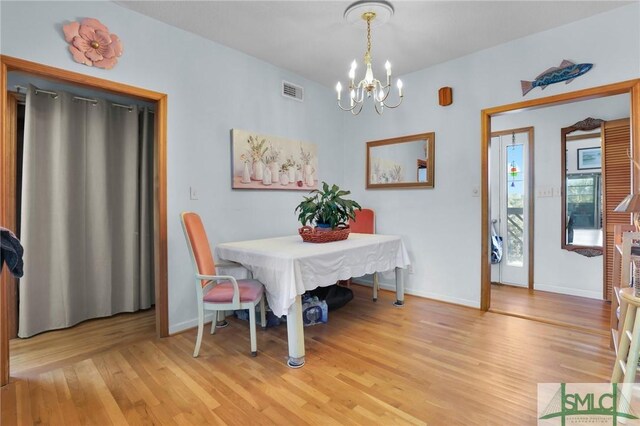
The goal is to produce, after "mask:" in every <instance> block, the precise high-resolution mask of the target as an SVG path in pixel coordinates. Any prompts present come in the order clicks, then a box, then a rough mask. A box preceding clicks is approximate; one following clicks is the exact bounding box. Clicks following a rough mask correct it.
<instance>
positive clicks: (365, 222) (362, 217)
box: [349, 209, 376, 234]
mask: <svg viewBox="0 0 640 426" xmlns="http://www.w3.org/2000/svg"><path fill="white" fill-rule="evenodd" d="M349 227H350V228H351V232H357V233H359V234H375V233H376V215H375V213H374V212H373V210H371V209H362V210H356V220H353V219H349Z"/></svg>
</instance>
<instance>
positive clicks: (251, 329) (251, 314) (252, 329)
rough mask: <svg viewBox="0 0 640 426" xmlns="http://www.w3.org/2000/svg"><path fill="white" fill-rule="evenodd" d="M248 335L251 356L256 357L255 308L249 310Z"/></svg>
mask: <svg viewBox="0 0 640 426" xmlns="http://www.w3.org/2000/svg"><path fill="white" fill-rule="evenodd" d="M249 334H250V336H251V356H256V355H258V344H257V342H256V307H255V306H252V307H250V308H249Z"/></svg>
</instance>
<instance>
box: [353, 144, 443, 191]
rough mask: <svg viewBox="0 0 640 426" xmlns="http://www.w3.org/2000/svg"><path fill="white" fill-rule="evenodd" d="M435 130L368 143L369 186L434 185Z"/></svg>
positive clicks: (425, 186)
mask: <svg viewBox="0 0 640 426" xmlns="http://www.w3.org/2000/svg"><path fill="white" fill-rule="evenodd" d="M435 139H436V136H435V133H433V132H431V133H420V134H418V135H410V136H402V137H399V138H392V139H384V140H379V141H371V142H367V164H366V169H367V189H375V188H433V185H434V176H435V174H434V163H435V161H434V160H435V158H434V153H435Z"/></svg>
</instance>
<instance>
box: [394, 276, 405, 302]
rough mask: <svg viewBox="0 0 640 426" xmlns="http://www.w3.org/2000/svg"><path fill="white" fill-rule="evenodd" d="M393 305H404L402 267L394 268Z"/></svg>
mask: <svg viewBox="0 0 640 426" xmlns="http://www.w3.org/2000/svg"><path fill="white" fill-rule="evenodd" d="M393 304H394V305H395V306H402V305H404V271H403V269H402V268H396V301H395V302H393Z"/></svg>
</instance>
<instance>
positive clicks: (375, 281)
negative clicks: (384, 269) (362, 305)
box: [373, 272, 380, 302]
mask: <svg viewBox="0 0 640 426" xmlns="http://www.w3.org/2000/svg"><path fill="white" fill-rule="evenodd" d="M379 286H380V285H379V283H378V273H377V272H374V273H373V301H374V302H376V301H378V287H379Z"/></svg>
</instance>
